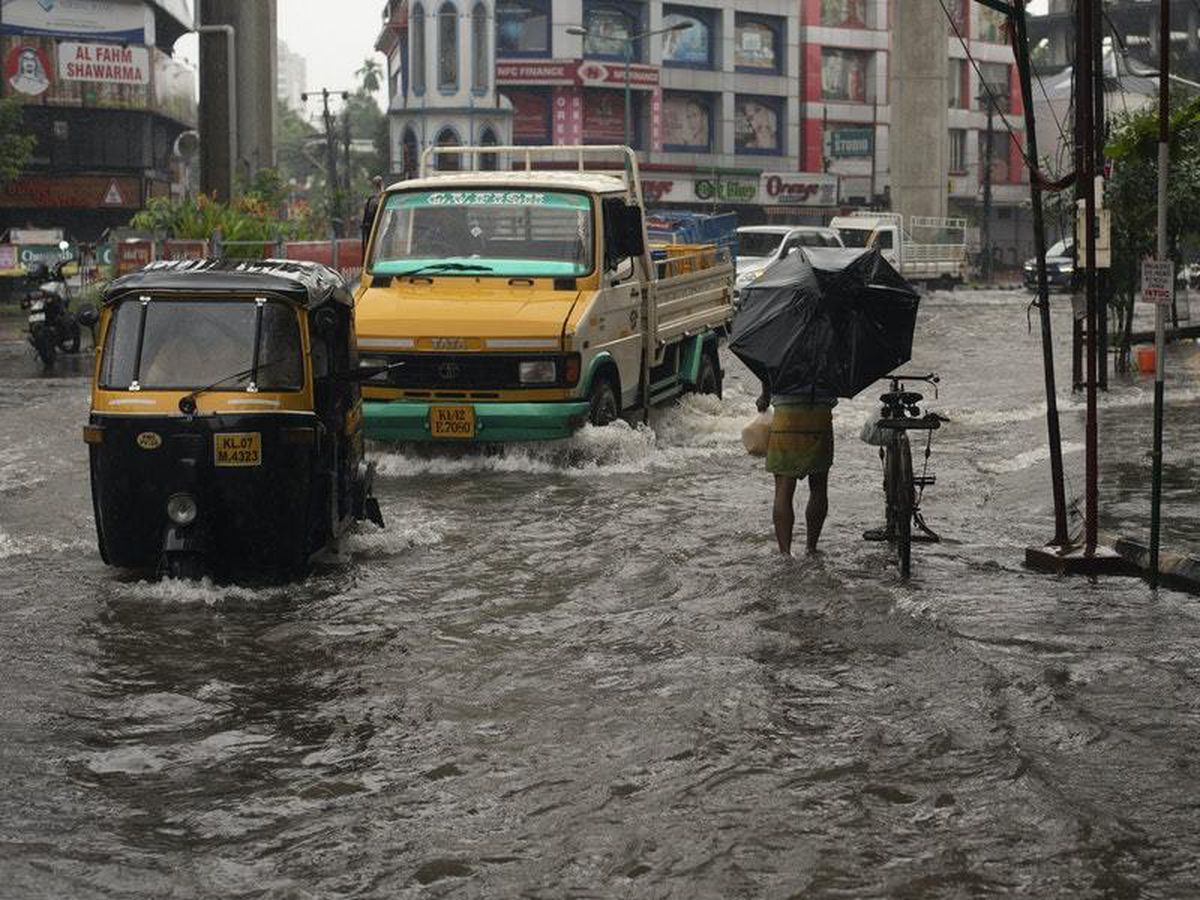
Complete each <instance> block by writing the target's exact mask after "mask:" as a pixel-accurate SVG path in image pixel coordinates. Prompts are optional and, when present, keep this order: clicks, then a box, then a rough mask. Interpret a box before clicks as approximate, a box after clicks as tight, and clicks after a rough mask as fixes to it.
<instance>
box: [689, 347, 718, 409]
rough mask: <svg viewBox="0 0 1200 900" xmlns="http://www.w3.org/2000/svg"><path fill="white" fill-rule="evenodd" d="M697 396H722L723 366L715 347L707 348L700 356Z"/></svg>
mask: <svg viewBox="0 0 1200 900" xmlns="http://www.w3.org/2000/svg"><path fill="white" fill-rule="evenodd" d="M695 391H696V393H697V394H714V395H715V396H717V397H720V396H721V364H720V363H719V362H718V361H717V351H716V349H715V348H713V347H705V348H704V353H703V354H701V356H700V372H699V373H698V374H697V376H696V387H695Z"/></svg>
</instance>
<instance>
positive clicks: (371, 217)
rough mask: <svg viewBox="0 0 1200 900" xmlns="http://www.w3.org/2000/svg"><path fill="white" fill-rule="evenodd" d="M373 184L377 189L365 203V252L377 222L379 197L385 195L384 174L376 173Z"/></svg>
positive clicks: (363, 242)
mask: <svg viewBox="0 0 1200 900" xmlns="http://www.w3.org/2000/svg"><path fill="white" fill-rule="evenodd" d="M371 185H372V187H374V188H375V190H374V191H373V192H372V193H371V196H369V197H367V202H366V203H364V204H363V214H362V245H363V252H364V253H365V252H366V250H367V241H368V240H369V239H370V237H371V226H372V225H374V224H375V213H376V211H377V210H378V209H379V199H380V197H382V196H383V176H381V175H376V176H375V177H374V178H372V179H371Z"/></svg>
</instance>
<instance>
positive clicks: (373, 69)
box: [354, 58, 383, 94]
mask: <svg viewBox="0 0 1200 900" xmlns="http://www.w3.org/2000/svg"><path fill="white" fill-rule="evenodd" d="M354 74H355V76H356V77H357V78H358V80H359V82H360V85H361V88H360V89H361V90H362V92H363V93H364V94H374V93H375V92H376V91H378V90H379V85H380V84H381V83H382V79H383V68H382V67H381V66H380V65H379V63H378V61H376V60H374V59H370V58H367V59H364V60H363V64H362V67H361V68H359V69H356V70H355V72H354Z"/></svg>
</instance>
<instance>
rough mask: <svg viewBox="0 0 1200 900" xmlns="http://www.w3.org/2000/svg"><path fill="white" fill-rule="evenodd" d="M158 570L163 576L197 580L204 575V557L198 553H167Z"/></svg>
mask: <svg viewBox="0 0 1200 900" xmlns="http://www.w3.org/2000/svg"><path fill="white" fill-rule="evenodd" d="M158 570H159V575H161V576H162V577H164V578H176V579H184V580H188V581H198V580H200V579H201V578H202V577H204V558H203V557H202V556H201V555H200V554H199V553H168V554H166V555H165V556H163V559H162V562H161V563H160V564H159V567H158Z"/></svg>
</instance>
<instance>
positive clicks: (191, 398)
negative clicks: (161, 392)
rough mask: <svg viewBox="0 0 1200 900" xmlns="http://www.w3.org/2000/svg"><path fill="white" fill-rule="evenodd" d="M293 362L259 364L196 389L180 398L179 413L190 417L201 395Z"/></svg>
mask: <svg viewBox="0 0 1200 900" xmlns="http://www.w3.org/2000/svg"><path fill="white" fill-rule="evenodd" d="M291 361H292V360H288V359H276V360H272V361H271V362H268V363H259V364H258V365H256V366H254V365H252V366H250V368H248V369H242V371H240V372H234V373H233V374H232V375H226V376H225V377H224V378H220V379H218V380H216V381H214V382H213V383H212V384H210V385H206V386H205V387H202V388H196V390H194V391H192V392H191V393H190V394H185V395H184V396H182V397H180V398H179V411H180V412H181V413H183V414H184V415H185V416H190V415H191V414H192V413H194V412H195V411H196V398H197V397H199V396H200V395H201V394H206V393H208V392H209V391H211V390H214V389H216V388H219V387H220V386H221V385H223V384H225V383H226V382H229V381H241V380H242V379H243V378H249V377H250V376H251V375H254V374H256V373H258V372H261V371H262V370H263V369H269V368H271V367H272V366H278V365H280V364H281V363H285V362H291Z"/></svg>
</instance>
